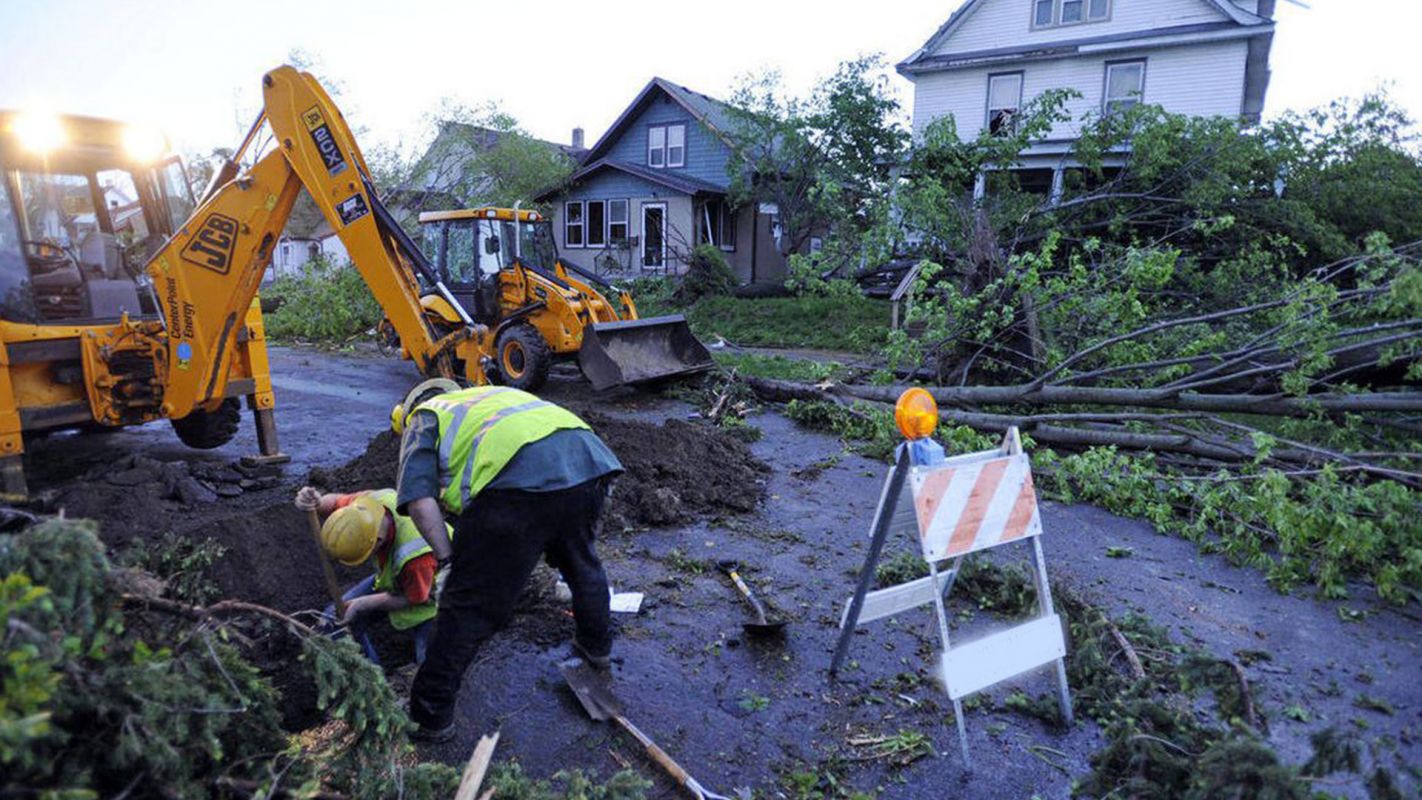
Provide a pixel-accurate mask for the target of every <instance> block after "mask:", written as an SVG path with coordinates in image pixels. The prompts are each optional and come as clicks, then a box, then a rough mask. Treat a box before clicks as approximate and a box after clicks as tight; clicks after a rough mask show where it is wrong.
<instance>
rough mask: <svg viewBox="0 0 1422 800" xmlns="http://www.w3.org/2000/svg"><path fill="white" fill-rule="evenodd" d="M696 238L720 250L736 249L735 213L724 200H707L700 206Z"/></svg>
mask: <svg viewBox="0 0 1422 800" xmlns="http://www.w3.org/2000/svg"><path fill="white" fill-rule="evenodd" d="M697 229H698V233H699V234H700V235H699V237H698V239H699V240H700V241H701V242H703V243H705V244H709V245H713V246H715V247H719V248H721V249H722V250H735V249H736V213H735V212H734V211H732V210H731V207H730V205H729V204H727V203H726V201H724V200H707V201H706V202H705V203H703V204H702V206H701V218H700V219H699V220H698V224H697Z"/></svg>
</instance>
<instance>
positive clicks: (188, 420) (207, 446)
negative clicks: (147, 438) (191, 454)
mask: <svg viewBox="0 0 1422 800" xmlns="http://www.w3.org/2000/svg"><path fill="white" fill-rule="evenodd" d="M172 422H173V430H174V432H176V433H177V434H178V438H179V439H181V440H182V441H183V444H185V445H187V446H188V447H192V448H196V449H198V450H211V449H213V448H215V447H221V446H223V445H224V444H227V443H228V442H230V441H232V437H233V436H236V435H237V426H238V425H239V424H240V423H241V422H242V406H241V405H240V404H239V403H238V402H237V399H236V398H235V397H229V398H227V399H226V400H223V401H222V405H220V406H218V407H217V409H216V410H215V411H203V410H202V409H200V408H199V409H196V410H194V411H193V412H192V413H191V414H188V415H187V416H186V417H183V418H182V419H175V420H172Z"/></svg>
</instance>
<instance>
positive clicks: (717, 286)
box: [673, 244, 736, 306]
mask: <svg viewBox="0 0 1422 800" xmlns="http://www.w3.org/2000/svg"><path fill="white" fill-rule="evenodd" d="M735 288H736V273H735V272H733V271H732V270H731V265H730V264H727V263H726V257H725V256H724V255H722V253H721V251H720V250H718V249H716V248H715V247H712V246H711V245H709V244H699V245H697V246H696V249H695V250H693V251H691V260H690V262H689V263H688V264H687V271H686V274H685V275H683V276H682V279H681V285H679V286H678V287H677V289H676V292H675V293H674V294H673V300H674V301H675V302H676V303H677V304H678V305H683V306H688V305H691V304H692V303H695V302H696V301H698V300H700V299H702V298H703V297H721V296H725V295H729V294H730V293H731V291H732V290H733V289H735Z"/></svg>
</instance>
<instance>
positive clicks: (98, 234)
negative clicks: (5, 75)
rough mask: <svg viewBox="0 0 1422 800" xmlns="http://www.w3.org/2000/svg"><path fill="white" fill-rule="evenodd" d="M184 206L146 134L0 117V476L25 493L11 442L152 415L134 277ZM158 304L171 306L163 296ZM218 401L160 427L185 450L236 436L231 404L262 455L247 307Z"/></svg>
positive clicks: (145, 337) (147, 306) (147, 347)
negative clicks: (255, 433) (243, 413)
mask: <svg viewBox="0 0 1422 800" xmlns="http://www.w3.org/2000/svg"><path fill="white" fill-rule="evenodd" d="M195 207H196V201H195V199H194V197H193V194H192V191H191V190H190V188H189V184H188V178H187V175H186V174H185V172H184V170H183V165H182V163H181V162H180V161H179V160H178V158H177V157H175V156H171V155H167V142H166V140H165V139H164V138H163V136H162V135H161V134H159V133H157V132H154V131H149V130H146V129H143V128H139V127H135V126H130V125H125V124H123V123H119V122H115V121H111V120H102V119H94V118H91V117H78V116H53V115H47V114H36V113H24V112H13V111H0V479H3V485H0V489H3V494H4V496H6V497H8V498H10V499H18V498H22V497H23V496H24V495H25V493H26V487H25V483H24V473H23V471H22V469H21V461H20V455H21V453H22V452H23V450H24V441H23V437H24V435H25V434H29V433H38V432H42V431H46V430H53V429H58V428H70V427H86V426H104V427H112V426H118V425H133V424H141V423H144V422H148V421H151V420H154V419H157V418H159V417H161V416H165V415H164V414H163V411H162V397H163V387H162V378H163V376H162V375H161V374H160V373H161V367H162V363H163V361H164V359H163V354H162V353H161V349H162V344H161V336H162V333H163V331H164V329H165V321H164V314H165V313H167V314H169V315H170V316H171V317H172V318H173V319H174V320H177V321H178V324H179V325H181V324H182V320H183V319H184V318H185V311H184V309H183V308H182V307H181V306H177V307H171V308H165V306H164V302H165V301H164V299H163V298H162V297H161V296H160V295H159V293H157V292H155V291H154V284H153V282H152V280H151V279H150V277H149V275H148V274H147V273H146V272H145V267H146V266H147V264H148V262H149V260H150V258H152V257H153V256H154V254H155V253H157V252H158V251H159V250H161V249H162V247H163V245H164V244H165V243H166V242H167V241H168V240H169V238H170V237H171V236H172V235H173V234H174V233H175V232H176V231H178V230H180V229H181V228H182V227H183V225H184V224H185V223H186V222H187V220H188V218H189V217H190V216H191V215H192V213H193V210H194V208H195ZM169 300H170V301H171V298H169ZM242 327H243V335H242V336H241V337H240V341H238V342H236V345H235V348H234V355H233V358H232V361H231V364H230V370H229V376H228V380H227V381H226V385H225V387H224V390H223V391H222V392H221V393H220V395H215V396H213V397H211V398H208V399H207V400H206V402H204V403H203V404H201V405H200V406H197V407H195V408H192V409H191V410H190V412H189V413H187V414H185V415H183V416H182V417H181V418H174V419H173V426H174V428H175V429H176V431H177V433H178V436H179V437H180V438H181V439H182V440H183V441H184V442H185V443H187V444H188V445H190V446H193V447H200V448H211V447H218V446H220V445H222V444H225V443H226V442H227V441H228V440H230V439H231V438H232V436H233V435H234V434H235V433H236V430H237V424H238V405H237V404H238V398H240V397H247V398H248V399H249V402H250V404H251V407H252V408H254V409H258V410H259V413H260V412H261V411H262V410H265V412H266V414H265V416H266V417H267V418H266V419H265V420H263V422H265V425H266V427H267V430H266V431H265V439H267V440H269V441H268V444H270V448H269V449H270V451H271V453H272V454H275V453H276V449H275V429H274V428H273V427H271V421H270V418H269V417H270V409H271V407H272V405H273V403H272V395H271V383H270V381H269V379H268V377H267V374H266V373H267V367H266V353H265V350H264V349H261V348H260V346H259V343H260V341H261V339H262V324H261V313H260V311H258V310H257V309H256V308H252V309H250V310H248V313H247V314H246V317H245V319H244V325H243V326H242Z"/></svg>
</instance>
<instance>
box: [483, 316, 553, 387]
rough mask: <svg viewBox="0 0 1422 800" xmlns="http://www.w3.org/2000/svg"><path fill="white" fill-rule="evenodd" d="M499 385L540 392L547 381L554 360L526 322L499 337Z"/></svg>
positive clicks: (511, 327) (544, 343) (545, 343)
mask: <svg viewBox="0 0 1422 800" xmlns="http://www.w3.org/2000/svg"><path fill="white" fill-rule="evenodd" d="M497 345H498V351H499V378H500V380H499V382H500V383H502V384H503V385H505V386H512V387H514V388H515V389H522V390H524V391H526V392H534V391H538V389H539V388H540V387H542V386H543V384H544V382H545V381H547V380H548V368H549V367H550V366H552V363H553V356H552V355H551V354H550V353H549V352H548V343H547V342H545V341H543V336H542V334H540V333H539V332H538V330H537V329H536V328H534V327H533V326H532V325H529V324H528V323H526V322H520V323H519V324H517V325H510V326H509V327H507V328H505V329H504V331H503V333H500V334H499V340H498V343H497Z"/></svg>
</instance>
